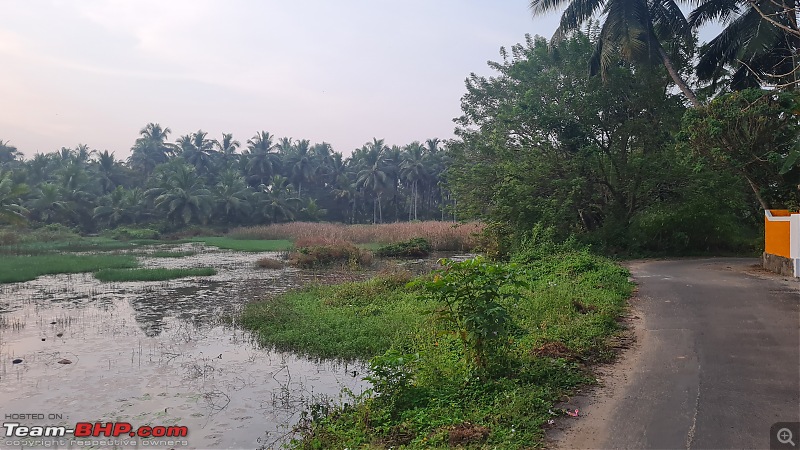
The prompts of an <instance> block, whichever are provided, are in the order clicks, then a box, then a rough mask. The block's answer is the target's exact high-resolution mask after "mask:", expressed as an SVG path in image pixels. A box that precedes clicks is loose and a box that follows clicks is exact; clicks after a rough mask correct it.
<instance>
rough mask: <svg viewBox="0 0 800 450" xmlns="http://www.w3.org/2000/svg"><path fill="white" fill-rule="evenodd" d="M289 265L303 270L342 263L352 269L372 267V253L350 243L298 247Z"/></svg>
mask: <svg viewBox="0 0 800 450" xmlns="http://www.w3.org/2000/svg"><path fill="white" fill-rule="evenodd" d="M289 263H290V264H292V265H294V266H298V267H303V268H312V267H321V266H330V265H333V264H335V263H341V264H342V265H346V266H348V267H350V268H357V267H362V266H369V265H372V253H371V252H370V251H368V250H362V249H360V248H358V247H356V246H355V245H353V244H352V243H350V242H337V243H330V244H319V245H310V246H307V247H298V248H297V251H295V252H293V253H292V254H291V255H289Z"/></svg>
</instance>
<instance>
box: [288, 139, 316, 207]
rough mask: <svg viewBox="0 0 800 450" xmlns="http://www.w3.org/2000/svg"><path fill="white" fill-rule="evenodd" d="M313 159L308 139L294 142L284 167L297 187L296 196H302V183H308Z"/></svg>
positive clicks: (312, 170) (312, 167)
mask: <svg viewBox="0 0 800 450" xmlns="http://www.w3.org/2000/svg"><path fill="white" fill-rule="evenodd" d="M313 158H314V154H313V153H312V151H311V142H309V141H308V139H301V140H298V141H296V142H295V143H294V145H293V146H292V149H291V151H290V152H289V154H288V157H287V160H286V165H287V167H288V169H289V179H290V180H291V181H292V183H294V184H295V185H296V186H297V195H298V196H300V195H302V194H303V182H304V181H308V180H309V179H310V178H311V175H312V174H313V173H314V161H313Z"/></svg>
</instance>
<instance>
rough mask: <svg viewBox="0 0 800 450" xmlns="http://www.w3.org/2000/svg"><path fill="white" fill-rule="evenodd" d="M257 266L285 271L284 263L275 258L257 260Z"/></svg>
mask: <svg viewBox="0 0 800 450" xmlns="http://www.w3.org/2000/svg"><path fill="white" fill-rule="evenodd" d="M256 266H258V267H261V268H262V269H283V261H281V260H279V259H275V258H261V259H258V260H256Z"/></svg>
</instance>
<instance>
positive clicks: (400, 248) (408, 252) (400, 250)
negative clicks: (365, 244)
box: [375, 238, 431, 258]
mask: <svg viewBox="0 0 800 450" xmlns="http://www.w3.org/2000/svg"><path fill="white" fill-rule="evenodd" d="M375 254H376V255H378V256H388V257H408V258H418V257H425V256H428V255H430V254H431V243H430V242H428V240H427V239H425V238H414V239H411V240H408V241H403V242H398V243H396V244H389V245H385V246H383V247H381V248H379V249H378V250H377V251H376V252H375Z"/></svg>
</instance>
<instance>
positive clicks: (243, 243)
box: [190, 236, 293, 252]
mask: <svg viewBox="0 0 800 450" xmlns="http://www.w3.org/2000/svg"><path fill="white" fill-rule="evenodd" d="M190 240H191V241H192V242H203V243H205V244H206V245H211V246H214V247H217V248H221V249H225V250H235V251H238V252H281V251H286V250H291V249H292V247H293V244H292V241H290V240H287V239H236V238H233V237H213V236H212V237H198V238H192V239H190Z"/></svg>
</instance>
